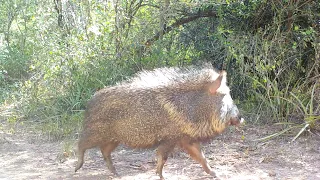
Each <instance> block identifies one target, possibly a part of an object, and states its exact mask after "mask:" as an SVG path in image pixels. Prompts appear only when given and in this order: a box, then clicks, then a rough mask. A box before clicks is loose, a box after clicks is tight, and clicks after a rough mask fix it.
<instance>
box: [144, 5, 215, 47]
mask: <svg viewBox="0 0 320 180" xmlns="http://www.w3.org/2000/svg"><path fill="white" fill-rule="evenodd" d="M203 17H217V13H216V12H215V11H212V10H211V9H210V10H205V11H199V12H198V13H197V14H190V15H189V16H188V17H184V18H181V19H178V20H177V21H176V22H174V23H173V24H171V26H166V27H164V28H163V30H162V31H159V32H157V33H156V34H155V35H154V36H153V37H152V38H150V39H148V40H147V41H146V42H145V45H146V46H151V45H152V44H153V43H154V42H155V41H157V40H158V39H159V38H160V36H161V34H162V35H164V34H166V33H168V32H170V31H172V30H173V29H174V28H176V27H179V26H181V25H183V24H186V23H189V22H191V21H194V20H197V19H199V18H203Z"/></svg>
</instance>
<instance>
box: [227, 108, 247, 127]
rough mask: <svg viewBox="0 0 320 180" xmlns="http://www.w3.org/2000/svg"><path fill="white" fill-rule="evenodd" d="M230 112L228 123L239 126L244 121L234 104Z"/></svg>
mask: <svg viewBox="0 0 320 180" xmlns="http://www.w3.org/2000/svg"><path fill="white" fill-rule="evenodd" d="M230 114H231V116H230V120H229V124H230V125H234V126H239V125H240V124H242V123H244V118H243V117H242V116H241V114H240V112H239V110H238V108H237V106H236V105H233V106H232V109H231V113H230Z"/></svg>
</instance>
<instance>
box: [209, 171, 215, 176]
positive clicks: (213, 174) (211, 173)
mask: <svg viewBox="0 0 320 180" xmlns="http://www.w3.org/2000/svg"><path fill="white" fill-rule="evenodd" d="M209 174H210V175H211V176H212V177H217V176H216V173H215V172H214V171H210V173H209Z"/></svg>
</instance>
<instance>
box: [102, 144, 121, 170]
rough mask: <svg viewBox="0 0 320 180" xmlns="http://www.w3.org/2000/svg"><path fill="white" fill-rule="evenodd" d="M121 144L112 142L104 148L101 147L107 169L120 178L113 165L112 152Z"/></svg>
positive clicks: (103, 146)
mask: <svg viewBox="0 0 320 180" xmlns="http://www.w3.org/2000/svg"><path fill="white" fill-rule="evenodd" d="M118 144H119V143H115V142H110V143H107V144H104V145H102V146H100V150H101V153H102V155H103V157H104V160H105V161H106V163H107V167H108V169H109V170H110V171H111V172H112V173H113V174H115V175H117V176H118V173H117V171H116V168H114V166H113V164H112V160H111V152H112V151H113V150H114V149H115V148H116V147H117V146H118Z"/></svg>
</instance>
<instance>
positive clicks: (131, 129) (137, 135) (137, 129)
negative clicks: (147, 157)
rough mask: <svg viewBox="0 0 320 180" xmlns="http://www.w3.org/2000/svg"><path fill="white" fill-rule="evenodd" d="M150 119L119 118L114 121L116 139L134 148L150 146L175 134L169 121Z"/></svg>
mask: <svg viewBox="0 0 320 180" xmlns="http://www.w3.org/2000/svg"><path fill="white" fill-rule="evenodd" d="M155 122H156V121H154V120H153V121H149V119H143V120H141V119H140V120H139V121H138V120H136V121H132V120H130V121H127V120H118V121H117V122H115V123H114V127H113V131H114V134H115V140H117V141H118V142H120V143H122V144H126V145H127V146H130V147H132V148H150V147H153V146H156V145H158V144H159V142H160V141H162V140H164V139H167V138H168V135H169V136H171V135H173V132H167V131H171V130H169V129H170V128H169V127H170V125H169V124H168V123H167V122H163V123H155Z"/></svg>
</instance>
